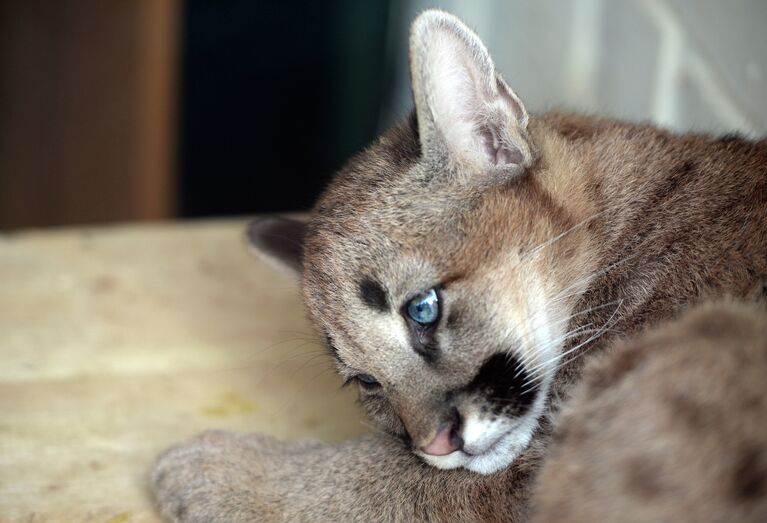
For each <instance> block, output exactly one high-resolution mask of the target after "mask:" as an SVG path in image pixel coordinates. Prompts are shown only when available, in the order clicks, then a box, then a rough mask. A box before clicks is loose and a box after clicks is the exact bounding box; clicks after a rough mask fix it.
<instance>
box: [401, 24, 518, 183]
mask: <svg viewBox="0 0 767 523" xmlns="http://www.w3.org/2000/svg"><path fill="white" fill-rule="evenodd" d="M410 75H411V80H412V85H413V97H414V99H415V106H416V113H417V115H418V131H419V135H420V139H421V147H422V150H423V151H424V155H425V157H426V159H427V160H428V159H429V156H430V155H431V156H432V157H433V160H435V162H436V163H439V164H444V161H445V160H447V161H448V165H452V166H455V167H457V168H458V170H460V171H461V172H464V173H468V174H469V175H470V176H474V175H477V174H478V173H483V174H485V175H486V174H488V173H495V174H498V173H501V174H503V173H504V172H505V173H507V174H508V173H512V174H513V173H515V172H521V167H525V166H527V165H529V164H530V163H531V162H532V152H531V147H530V144H529V143H528V139H527V132H526V130H527V122H528V114H527V111H526V110H525V107H524V106H523V105H522V102H521V101H520V100H519V98H518V97H517V95H516V94H514V91H512V90H511V88H510V87H509V86H508V85H507V84H506V82H505V81H504V80H503V78H501V76H500V74H498V73H497V72H496V70H495V66H494V65H493V61H492V59H491V58H490V54H489V53H488V51H487V49H486V48H485V46H484V44H483V43H482V41H481V40H480V39H479V38H478V37H477V35H476V34H474V33H473V32H472V31H471V30H470V29H469V28H468V27H466V25H464V24H463V22H461V21H460V20H459V19H458V18H456V17H455V16H453V15H450V14H448V13H445V12H443V11H438V10H430V11H425V12H423V13H422V14H421V15H419V16H418V18H416V20H415V21H414V22H413V25H412V27H411V31H410ZM435 156H436V157H435Z"/></svg>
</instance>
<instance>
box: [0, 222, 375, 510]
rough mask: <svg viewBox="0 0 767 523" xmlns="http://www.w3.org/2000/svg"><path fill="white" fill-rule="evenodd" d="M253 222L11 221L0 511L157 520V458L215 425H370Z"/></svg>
mask: <svg viewBox="0 0 767 523" xmlns="http://www.w3.org/2000/svg"><path fill="white" fill-rule="evenodd" d="M244 223H245V222H244V221H241V220H236V221H232V220H230V221H208V222H193V223H172V224H160V225H130V226H115V227H100V228H89V229H69V230H58V231H56V230H52V231H40V232H24V233H17V234H10V235H0V361H2V365H0V521H3V522H5V521H11V522H16V521H19V522H22V521H23V522H38V521H39V522H43V521H45V522H49V521H61V522H100V523H126V522H146V521H158V518H157V515H156V514H155V512H154V510H153V507H152V503H151V498H150V495H149V492H148V489H147V483H148V474H149V470H150V467H151V465H152V461H153V459H154V457H155V456H156V455H157V454H158V453H159V452H161V451H162V450H163V449H164V448H166V447H168V446H169V445H171V444H173V443H175V442H178V441H180V440H182V439H184V438H186V437H188V436H191V435H193V434H195V433H197V432H199V431H202V430H204V429H207V428H223V429H229V430H236V431H261V432H265V433H269V434H272V435H275V436H278V437H281V438H317V439H322V440H328V441H334V440H340V439H344V438H347V437H350V436H355V435H359V434H361V433H363V432H366V431H367V429H366V428H365V426H363V425H362V423H361V421H362V419H363V418H362V415H361V413H360V411H359V409H358V407H357V406H356V405H355V403H354V393H353V391H351V390H340V389H339V385H340V380H339V379H338V377H337V376H336V375H335V372H334V371H333V370H332V364H331V362H330V359H329V357H328V356H327V355H326V354H325V349H324V348H323V347H322V345H321V344H320V343H318V342H317V340H316V338H315V336H314V334H313V332H312V330H311V327H310V326H309V325H308V324H307V322H306V321H305V319H304V315H303V309H302V306H301V304H300V300H299V296H298V287H297V284H296V282H294V281H292V280H291V278H289V277H287V276H284V275H280V274H277V273H275V272H274V271H272V270H271V269H270V268H269V267H267V266H265V265H264V264H262V263H260V262H258V261H256V260H255V259H253V258H252V257H251V256H250V255H249V254H248V253H247V251H246V249H245V244H244V239H243V227H244Z"/></svg>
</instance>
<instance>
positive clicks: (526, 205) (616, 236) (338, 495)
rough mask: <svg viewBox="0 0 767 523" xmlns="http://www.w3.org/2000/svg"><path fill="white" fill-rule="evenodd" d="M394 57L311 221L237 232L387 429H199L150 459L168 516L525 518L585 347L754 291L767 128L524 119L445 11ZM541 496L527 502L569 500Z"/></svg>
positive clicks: (765, 200) (757, 292)
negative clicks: (389, 115)
mask: <svg viewBox="0 0 767 523" xmlns="http://www.w3.org/2000/svg"><path fill="white" fill-rule="evenodd" d="M410 58H411V76H412V84H413V97H414V101H415V110H414V111H413V113H412V114H411V115H410V116H409V117H408V118H407V119H405V120H404V121H403V122H401V123H400V124H398V125H396V126H395V127H394V128H392V129H391V130H389V131H388V132H386V133H384V134H383V135H382V136H381V137H380V138H379V139H378V140H376V141H375V142H374V143H373V144H371V145H370V146H369V147H368V148H367V149H366V150H364V151H362V152H361V153H359V154H358V155H357V156H356V157H354V158H353V159H352V160H351V161H350V162H349V163H348V165H347V166H346V167H345V168H344V169H343V170H342V171H341V172H340V173H339V174H338V175H337V176H336V177H335V178H334V180H333V181H332V183H331V184H330V186H329V187H328V188H327V190H326V191H325V193H324V194H323V195H322V196H321V198H320V199H319V201H318V202H317V204H316V206H315V208H314V210H313V212H312V214H311V218H310V220H309V222H308V224H303V223H300V222H292V221H286V220H282V219H262V220H260V221H257V222H255V223H254V224H253V225H252V226H251V228H250V230H249V236H250V238H251V240H252V243H253V244H254V246H255V247H256V249H257V250H258V252H259V253H261V254H262V255H263V256H265V257H266V258H268V259H270V260H272V261H277V262H279V263H282V264H283V265H285V266H287V267H290V268H292V269H293V270H295V271H296V272H298V273H299V274H300V275H301V276H302V292H303V297H304V301H305V303H306V307H307V311H308V314H309V316H310V318H311V319H312V321H313V322H314V324H315V326H316V327H317V330H318V332H319V333H320V335H321V337H322V338H323V339H324V340H325V341H326V343H327V346H328V349H329V351H330V354H331V356H332V357H333V359H334V361H335V362H336V365H337V367H338V370H339V373H340V374H341V376H342V378H343V379H344V380H346V381H348V382H350V383H355V384H356V386H358V387H359V388H360V400H361V402H362V404H363V405H364V406H365V407H366V408H367V410H368V412H369V413H370V415H371V417H372V419H373V420H374V421H375V423H376V425H377V426H378V427H379V429H380V430H381V431H383V432H384V433H386V434H388V435H390V436H391V437H387V436H381V435H377V436H371V437H369V438H366V439H363V440H360V441H356V442H350V443H348V444H345V445H340V446H337V447H336V446H327V445H304V446H299V447H292V446H290V445H288V444H280V443H277V442H273V441H270V440H268V439H266V438H263V437H258V436H236V435H228V434H225V433H212V434H207V435H204V436H202V437H200V438H198V439H196V440H193V441H192V442H189V443H187V444H185V445H183V446H181V447H179V448H177V449H175V450H172V451H170V452H169V453H168V454H166V455H164V457H163V458H161V460H160V461H159V464H158V466H157V469H156V471H155V475H154V485H155V492H156V493H157V496H158V499H159V503H160V506H161V507H162V510H163V512H164V514H166V516H168V517H169V518H171V519H173V520H178V521H209V520H211V519H210V518H216V517H217V518H219V519H221V520H237V521H247V520H250V519H253V520H257V519H258V520H260V519H261V518H265V519H270V518H271V519H273V520H307V521H318V520H329V521H330V520H333V521H338V520H370V519H387V520H403V521H404V520H414V519H415V520H428V519H433V520H452V519H460V520H512V521H524V520H526V519H527V518H528V517H530V514H531V512H530V507H531V504H530V496H531V492H532V488H533V483H534V481H535V478H536V476H537V471H538V469H539V468H540V464H541V462H542V461H543V460H544V458H545V456H546V453H547V448H548V447H549V442H550V438H551V434H552V432H553V431H554V430H555V427H556V426H557V420H558V414H559V412H560V411H561V408H562V404H563V402H567V401H568V398H569V397H570V395H571V392H572V390H573V388H574V387H575V386H576V385H577V384H578V383H579V382H580V381H581V377H582V370H583V365H584V364H586V363H587V362H588V361H589V360H590V359H591V358H592V357H594V356H598V355H600V354H602V353H605V352H606V351H605V348H606V347H610V346H612V345H613V344H614V343H616V342H617V341H618V340H624V339H629V338H631V337H634V336H637V335H639V334H640V333H642V332H644V331H646V330H648V329H651V328H652V326H654V325H656V324H659V323H661V322H663V321H666V320H669V319H673V318H675V317H677V316H679V315H680V314H681V313H683V312H684V311H685V310H687V309H689V308H691V307H693V306H694V305H695V304H697V303H700V302H703V301H707V300H710V299H714V298H717V297H721V296H725V295H726V296H730V297H734V298H740V299H753V298H755V297H756V298H758V297H759V296H761V295H762V294H763V293H764V282H765V281H767V233H766V232H765V231H767V143H766V142H765V141H750V140H747V139H743V138H740V137H737V136H727V137H711V136H707V135H702V134H675V133H672V132H670V131H666V130H662V129H658V128H655V127H653V126H651V125H649V124H634V123H624V122H618V121H614V120H607V119H600V118H595V117H588V116H579V115H573V114H567V113H547V114H542V115H529V114H528V112H527V111H526V109H525V108H524V105H523V104H522V102H521V101H520V99H519V98H518V97H517V95H516V94H515V93H514V92H513V91H512V89H511V88H510V87H509V85H508V84H507V83H506V82H505V80H504V79H503V78H502V77H501V76H500V74H499V73H498V72H497V71H496V70H495V68H494V66H493V62H492V60H491V58H490V55H489V54H488V52H487V50H486V48H485V47H484V45H483V44H482V42H481V41H480V40H479V39H478V38H477V36H476V35H475V34H474V33H472V32H471V31H470V30H469V29H468V28H466V27H465V26H464V25H463V24H462V23H461V22H460V21H458V20H457V19H455V18H454V17H452V16H451V15H448V14H446V13H443V12H440V11H427V12H425V13H423V14H422V15H420V16H419V17H418V19H417V20H416V21H415V22H414V24H413V28H412V31H411V37H410ZM278 238H283V239H284V238H288V239H289V241H287V242H285V241H279V240H278ZM295 245H301V246H302V247H301V248H300V249H298V248H295V247H291V246H295ZM682 330H684V329H682ZM757 331H758V329H757ZM757 331H755V332H757ZM758 335H759V334H755V336H757V337H758ZM621 343H622V342H621ZM733 343H737V342H733ZM754 343H756V342H754ZM675 344H676V339H671V340H670V341H669V342H668V343H667V344H666V346H668V347H669V348H670V349H671V348H673V347H674V346H676V345H675ZM682 345H683V344H682ZM687 345H689V344H687ZM680 346H681V345H680ZM674 350H682V349H674ZM648 357H650V356H648ZM714 371H715V369H712V372H714ZM667 378H668V376H667V375H664V377H663V378H662V379H664V380H665V379H667ZM637 379H638V378H637ZM642 380H644V381H642V385H643V386H645V387H651V386H652V385H651V383H652V382H651V381H646V380H652V376H651V375H650V376H649V377H648V376H646V375H642ZM618 397H622V396H620V395H619V396H618ZM582 403H583V402H581V403H576V405H580V404H582ZM581 408H583V409H587V407H586V406H583V407H581ZM615 408H618V407H615ZM577 412H578V410H577V409H575V410H573V412H572V413H571V414H570V416H571V418H568V419H574V418H577V417H578V414H577ZM613 428H614V427H613ZM616 430H617V429H616ZM562 441H566V440H565V439H563V440H562ZM610 441H612V442H613V444H615V440H614V439H613V440H610ZM691 441H692V440H691ZM637 444H638V445H645V444H648V445H649V444H651V442H649V441H638V442H637ZM757 448H760V449H761V450H760V452H764V447H758V446H757ZM585 452H586V451H584V453H582V454H581V456H587V455H588V454H586V453H585ZM558 455H559V456H563V457H561V458H558V459H560V461H559V462H561V461H562V460H565V461H566V459H567V458H566V456H568V455H569V454H568V453H567V452H566V451H560V452H559V454H558ZM605 463H611V464H612V463H618V462H617V461H610V460H609V459H608V458H606V459H605ZM563 466H564V465H563ZM586 468H587V467H586ZM547 470H551V469H547ZM554 475H555V473H554V472H551V473H550V475H549V476H548V477H549V478H551V477H553V476H554ZM544 477H546V476H545V475H544ZM199 478H202V479H199ZM555 483H556V481H554V480H552V479H549V480H547V481H546V482H544V483H542V484H541V488H544V486H545V485H546V484H555ZM584 488H585V487H584ZM595 488H596V487H595ZM539 492H542V491H539ZM563 492H564V491H563ZM195 499H196V500H197V501H194V500H195ZM540 499H541V504H540V507H541V511H540V512H539V514H540V516H539V517H541V518H544V519H546V518H549V519H550V515H551V514H558V512H556V510H559V509H558V508H557V507H562V506H567V505H563V504H562V503H561V502H560V501H556V502H551V503H550V504H549V505H547V504H545V502H546V503H547V502H548V501H547V500H548V499H549V498H548V497H547V496H546V495H545V492H544V493H543V494H540ZM319 500H323V501H319ZM568 502H572V503H577V502H578V500H577V499H575V498H574V499H572V500H569V501H568ZM546 507H554V508H546ZM584 513H585V512H584ZM206 517H207V518H209V519H205V518H206ZM552 517H553V516H552ZM195 518H196V519H195ZM551 520H556V519H551Z"/></svg>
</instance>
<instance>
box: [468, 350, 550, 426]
mask: <svg viewBox="0 0 767 523" xmlns="http://www.w3.org/2000/svg"><path fill="white" fill-rule="evenodd" d="M520 369H522V370H520ZM529 377H530V376H529V375H528V374H527V372H525V370H524V367H522V366H521V363H520V362H519V360H517V359H516V358H515V357H514V356H512V355H509V354H505V353H498V354H495V355H493V356H491V357H490V358H488V359H487V360H486V361H485V363H483V364H482V367H481V368H480V369H479V372H478V373H477V375H476V376H474V379H473V380H472V381H471V383H469V384H468V385H467V386H466V387H465V390H466V392H470V393H477V394H480V395H482V396H483V397H484V398H486V399H487V401H488V402H489V403H490V404H491V405H492V407H493V411H494V412H496V413H504V414H506V415H509V416H522V415H524V414H525V413H526V412H527V411H528V409H529V408H530V407H531V406H532V404H533V402H534V401H535V397H536V395H537V389H536V388H535V387H531V386H527V385H525V384H526V383H527V381H528V379H529Z"/></svg>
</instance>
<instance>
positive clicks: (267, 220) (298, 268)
mask: <svg viewBox="0 0 767 523" xmlns="http://www.w3.org/2000/svg"><path fill="white" fill-rule="evenodd" d="M305 234H306V223H304V222H302V221H299V220H293V219H291V218H282V217H279V216H264V217H259V218H255V219H253V220H252V221H251V222H250V223H249V224H248V227H247V231H246V236H247V239H248V245H249V246H250V250H251V251H252V252H253V253H254V254H255V255H256V256H257V257H258V258H260V259H262V260H264V261H265V262H267V263H268V264H269V265H271V266H272V267H276V268H278V269H280V270H283V271H287V272H290V273H292V274H293V275H295V276H299V277H300V276H301V274H302V272H303V260H302V258H303V251H304V236H305Z"/></svg>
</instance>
